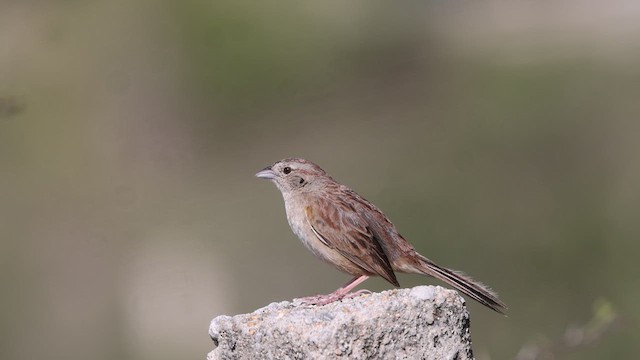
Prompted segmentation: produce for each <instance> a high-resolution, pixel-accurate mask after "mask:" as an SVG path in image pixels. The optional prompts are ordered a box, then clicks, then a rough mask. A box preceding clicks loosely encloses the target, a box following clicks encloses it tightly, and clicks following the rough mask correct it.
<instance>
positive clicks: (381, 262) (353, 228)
mask: <svg viewBox="0 0 640 360" xmlns="http://www.w3.org/2000/svg"><path fill="white" fill-rule="evenodd" d="M320 209H322V211H320ZM305 213H306V215H307V220H308V221H309V225H311V228H312V229H313V232H314V233H315V235H316V236H317V237H318V239H319V240H320V241H321V242H322V243H324V244H325V245H326V246H328V247H330V248H331V249H334V250H336V251H338V252H339V253H340V254H341V255H342V256H344V257H345V258H347V259H349V260H350V261H351V262H353V263H354V264H356V265H357V266H359V267H361V268H362V269H364V270H366V271H367V272H369V273H372V274H377V275H379V276H381V277H383V278H384V279H386V280H387V281H389V282H390V283H392V284H394V285H396V286H400V284H399V283H398V280H397V279H396V276H395V274H394V273H393V269H392V268H391V264H390V263H389V259H388V258H387V256H386V255H385V253H384V250H383V249H382V247H381V246H380V243H378V241H377V240H376V239H375V237H374V236H373V234H372V233H371V231H370V230H369V228H368V227H367V223H366V221H365V220H364V219H363V218H362V217H361V216H360V214H358V213H357V212H356V211H355V210H354V209H353V207H351V206H350V205H348V204H341V203H340V204H334V203H332V202H329V201H327V200H325V199H319V200H317V202H316V203H314V205H313V206H307V207H306V208H305Z"/></svg>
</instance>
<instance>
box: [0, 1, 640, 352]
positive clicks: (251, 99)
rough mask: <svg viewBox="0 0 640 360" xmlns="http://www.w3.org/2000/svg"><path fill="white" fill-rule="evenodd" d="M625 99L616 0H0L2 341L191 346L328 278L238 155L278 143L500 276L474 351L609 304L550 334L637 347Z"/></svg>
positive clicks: (634, 173)
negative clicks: (496, 308)
mask: <svg viewBox="0 0 640 360" xmlns="http://www.w3.org/2000/svg"><path fill="white" fill-rule="evenodd" d="M639 117H640V5H639V4H638V3H637V2H635V1H613V2H599V1H577V0H576V1H559V2H547V1H541V2H531V1H529V2H515V3H513V2H507V1H492V2H484V3H482V4H479V3H476V2H471V1H409V2H379V1H335V0H330V1H318V2H299V1H270V0H268V1H260V2H238V1H231V0H223V1H220V0H217V1H204V0H189V1H151V0H140V1H124V0H111V1H107V0H103V1H3V2H2V3H1V4H0V236H1V241H0V281H1V289H2V295H1V296H0V339H1V340H0V358H2V359H38V358H46V359H96V360H100V359H203V358H204V357H205V354H206V352H208V351H209V350H210V349H211V348H212V346H213V345H212V343H211V341H210V339H209V337H208V333H207V329H208V325H209V321H210V320H211V319H212V318H213V317H214V316H217V315H221V314H227V315H233V314H237V313H244V312H250V311H253V310H254V309H256V308H258V307H262V306H264V305H266V304H268V303H270V302H273V301H281V300H287V299H291V298H293V297H300V296H305V295H312V294H315V293H326V292H330V291H332V290H334V289H335V288H337V287H338V286H340V285H342V283H344V282H345V281H346V280H348V276H346V275H344V274H341V273H339V272H338V271H336V270H333V269H332V268H330V267H329V266H327V265H325V264H323V263H321V262H319V261H317V260H316V259H315V258H314V257H313V256H312V255H311V254H310V253H308V252H307V251H306V250H305V249H304V248H303V247H302V246H301V245H300V243H299V242H298V240H297V239H296V238H295V237H294V235H293V234H292V233H291V232H290V230H289V227H288V225H287V223H286V220H285V215H284V207H283V204H282V199H281V197H280V194H279V193H278V191H277V190H276V189H275V187H274V186H273V185H272V184H270V183H268V182H264V181H260V180H258V179H256V178H254V177H253V174H254V173H255V172H256V171H258V170H259V169H261V168H263V167H264V166H266V165H269V164H271V163H273V162H274V161H276V160H278V159H281V158H284V157H290V156H299V157H304V158H308V159H310V160H312V161H315V162H317V163H319V164H320V165H321V166H322V167H324V168H325V169H326V170H327V171H328V172H329V173H330V174H332V175H333V176H334V177H335V178H336V179H338V180H339V181H341V182H344V183H346V184H348V185H349V186H351V187H352V188H354V189H355V190H356V191H358V192H359V193H360V194H362V195H363V196H365V197H366V198H368V199H369V200H371V201H373V202H374V203H376V204H377V205H378V206H380V207H381V208H382V209H383V210H384V211H385V212H386V214H387V215H388V216H389V217H390V218H391V219H392V220H393V221H394V222H395V224H396V225H397V226H398V227H399V229H400V230H401V232H402V233H403V234H404V235H405V237H407V238H408V239H410V241H412V242H413V244H414V245H415V246H416V248H417V249H418V250H419V251H420V252H421V253H423V254H425V255H427V256H428V257H430V258H432V259H433V260H435V261H437V262H439V263H441V264H443V265H446V266H449V267H452V268H455V269H460V270H464V271H465V272H467V273H469V274H471V275H472V276H474V277H475V278H477V279H480V280H482V281H484V282H486V283H488V284H490V285H491V286H492V287H493V288H494V289H495V290H497V291H498V292H499V293H500V294H501V297H502V299H503V300H504V301H505V302H506V303H508V304H509V307H510V310H509V316H508V317H506V318H505V317H501V316H499V315H496V314H495V313H493V312H491V311H489V310H487V309H484V308H482V307H481V306H480V305H477V304H475V303H472V302H469V303H468V304H469V308H470V311H471V316H472V325H471V326H472V336H473V340H474V350H475V354H476V357H477V358H478V359H484V360H486V359H509V358H515V357H516V356H518V354H519V353H520V355H521V356H522V353H523V349H524V348H526V347H531V346H533V347H536V346H538V345H539V346H543V347H544V346H551V347H553V346H554V344H556V343H558V342H560V343H562V342H563V341H565V340H567V329H573V327H572V326H574V325H575V326H577V330H576V329H574V330H571V331H569V333H572V334H573V335H576V332H575V331H578V333H577V334H578V335H577V336H578V337H579V336H580V334H581V333H580V332H579V331H581V330H580V329H583V330H584V328H585V326H586V328H587V330H588V328H589V326H596V325H597V324H596V325H593V324H594V321H595V322H596V323H597V322H598V321H602V319H603V317H604V319H605V320H606V319H609V318H610V317H612V316H614V315H612V314H617V315H619V316H620V317H621V318H622V319H623V320H624V321H622V323H621V324H622V325H621V326H619V327H617V328H616V329H615V330H612V331H607V332H606V333H605V334H603V335H602V336H599V337H597V340H596V341H594V342H593V344H591V345H590V346H585V347H581V346H578V347H577V348H576V349H573V350H571V351H568V352H564V353H561V354H560V355H559V356H557V357H556V358H562V359H606V358H612V359H613V358H615V359H623V358H627V359H630V358H634V357H635V356H637V354H638V353H639V352H640V345H639V344H640V329H639V328H638V326H637V321H638V319H639V317H640V307H639V306H638V299H639V298H640V266H639V265H638V254H639V251H640V244H639V243H638V240H639V238H638V237H639V236H638V235H639V234H640V216H639V215H640V118H639ZM400 281H401V283H402V285H403V286H405V287H411V286H416V285H420V284H439V283H438V282H436V281H434V280H431V279H426V278H423V277H419V276H412V275H406V276H404V275H401V276H400ZM389 287H390V286H389V285H388V284H387V283H385V282H384V281H383V280H380V279H374V280H370V281H368V282H367V284H366V288H368V289H370V290H376V291H378V290H384V289H388V288H389ZM594 309H595V310H594ZM603 309H604V310H603ZM603 314H604V315H603ZM572 331H573V332H572ZM574 340H575V339H574ZM525 352H526V351H525Z"/></svg>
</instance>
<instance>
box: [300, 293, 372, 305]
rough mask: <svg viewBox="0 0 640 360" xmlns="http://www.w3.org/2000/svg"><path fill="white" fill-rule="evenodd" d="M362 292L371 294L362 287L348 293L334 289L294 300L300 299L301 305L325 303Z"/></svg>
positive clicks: (358, 294)
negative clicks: (326, 292) (322, 293)
mask: <svg viewBox="0 0 640 360" xmlns="http://www.w3.org/2000/svg"><path fill="white" fill-rule="evenodd" d="M362 294H371V291H369V290H364V289H363V290H358V291H354V292H350V293H343V292H340V291H335V292H332V293H331V294H327V295H316V296H308V297H304V298H299V299H296V300H298V301H300V302H301V303H302V304H303V305H327V304H331V303H332V302H336V301H339V300H342V299H351V298H354V297H356V296H360V295H362Z"/></svg>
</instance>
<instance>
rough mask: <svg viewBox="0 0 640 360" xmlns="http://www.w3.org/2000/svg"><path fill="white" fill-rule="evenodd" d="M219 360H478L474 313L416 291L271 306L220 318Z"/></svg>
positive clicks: (431, 291)
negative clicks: (473, 343) (318, 303)
mask: <svg viewBox="0 0 640 360" xmlns="http://www.w3.org/2000/svg"><path fill="white" fill-rule="evenodd" d="M209 335H210V336H211V338H212V339H213V342H214V345H215V346H216V348H215V349H214V350H213V351H212V352H210V353H209V355H208V356H207V359H208V360H213V359H331V358H345V359H450V360H454V359H455V360H466V359H473V354H472V351H471V335H470V333H469V313H468V312H467V310H466V308H465V306H464V300H463V299H462V297H460V295H458V293H456V292H455V291H453V290H449V289H444V288H441V287H439V286H418V287H415V288H412V289H401V290H390V291H384V292H382V293H373V294H366V295H361V296H357V297H354V298H352V299H345V300H342V301H338V302H335V303H332V304H329V305H324V306H309V305H301V304H300V302H299V301H296V300H294V301H293V302H288V301H283V302H280V303H272V304H270V305H268V306H266V307H264V308H261V309H258V310H256V311H255V312H253V313H251V314H243V315H237V316H233V317H230V316H218V317H216V318H215V319H213V320H212V321H211V326H210V327H209Z"/></svg>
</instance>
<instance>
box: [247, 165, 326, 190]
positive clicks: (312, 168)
mask: <svg viewBox="0 0 640 360" xmlns="http://www.w3.org/2000/svg"><path fill="white" fill-rule="evenodd" d="M256 177H259V178H261V179H268V180H271V181H273V182H274V183H275V184H276V186H277V187H278V189H279V190H280V191H281V192H282V193H283V194H285V193H288V192H292V191H297V190H300V189H303V188H305V187H306V186H308V185H314V184H317V183H318V182H319V181H323V180H326V179H331V178H330V177H329V176H328V175H327V173H326V172H325V171H324V170H322V169H321V168H320V166H318V165H316V164H314V163H312V162H311V161H307V160H304V159H297V158H291V159H284V160H280V161H278V162H276V163H275V164H273V165H271V166H267V167H266V168H264V169H262V170H260V171H259V172H258V173H257V174H256Z"/></svg>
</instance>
